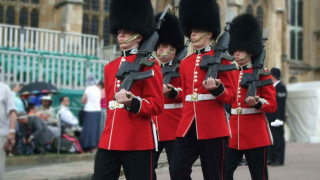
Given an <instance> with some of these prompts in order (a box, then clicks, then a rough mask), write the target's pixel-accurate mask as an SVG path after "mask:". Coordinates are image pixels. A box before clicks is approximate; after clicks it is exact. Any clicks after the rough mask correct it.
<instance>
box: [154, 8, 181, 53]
mask: <svg viewBox="0 0 320 180" xmlns="http://www.w3.org/2000/svg"><path fill="white" fill-rule="evenodd" d="M160 16H161V13H159V14H157V15H156V16H155V21H156V22H158V20H159V18H160ZM158 33H159V40H158V43H157V45H156V47H157V46H158V45H159V44H170V45H171V46H173V47H174V48H176V49H177V51H180V50H181V49H183V47H184V36H183V34H182V31H181V27H180V23H179V19H178V18H177V16H175V15H174V14H172V13H169V12H167V14H166V15H165V16H164V21H163V22H162V25H161V27H160V29H159V30H158Z"/></svg>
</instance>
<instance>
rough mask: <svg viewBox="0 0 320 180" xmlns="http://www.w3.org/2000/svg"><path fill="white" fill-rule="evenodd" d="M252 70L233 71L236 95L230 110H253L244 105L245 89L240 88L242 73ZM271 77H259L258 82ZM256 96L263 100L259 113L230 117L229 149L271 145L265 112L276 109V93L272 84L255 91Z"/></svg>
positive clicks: (251, 69)
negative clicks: (230, 134) (230, 135)
mask: <svg viewBox="0 0 320 180" xmlns="http://www.w3.org/2000/svg"><path fill="white" fill-rule="evenodd" d="M252 72H253V68H249V69H246V68H245V69H244V70H242V69H241V70H237V71H235V77H236V78H235V84H236V85H237V86H236V87H237V89H238V93H237V95H236V99H235V101H234V102H233V103H232V108H234V109H235V108H238V107H241V108H253V107H250V106H248V105H247V104H246V103H245V98H246V95H247V88H242V87H241V86H240V82H239V81H241V77H242V74H243V73H252ZM270 78H271V76H261V77H260V80H265V79H270ZM257 96H259V97H260V98H263V99H264V100H263V101H262V102H263V103H262V107H261V108H260V109H259V110H260V111H262V112H261V113H256V114H240V115H237V114H236V115H231V118H230V127H231V131H232V137H231V138H230V140H229V147H230V148H233V149H238V150H245V149H252V148H258V147H263V146H269V145H270V144H272V136H271V134H270V129H269V126H268V121H267V119H266V116H265V112H267V113H272V112H274V111H275V110H276V109H277V102H276V92H275V89H274V87H273V84H270V85H267V86H263V87H261V88H258V89H257Z"/></svg>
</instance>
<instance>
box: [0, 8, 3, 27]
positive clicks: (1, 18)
mask: <svg viewBox="0 0 320 180" xmlns="http://www.w3.org/2000/svg"><path fill="white" fill-rule="evenodd" d="M2 22H3V6H2V5H1V4H0V23H2Z"/></svg>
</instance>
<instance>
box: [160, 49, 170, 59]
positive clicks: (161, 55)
mask: <svg viewBox="0 0 320 180" xmlns="http://www.w3.org/2000/svg"><path fill="white" fill-rule="evenodd" d="M168 54H173V47H171V48H170V49H169V50H168V51H166V52H164V53H162V54H160V55H159V57H164V56H166V55H168Z"/></svg>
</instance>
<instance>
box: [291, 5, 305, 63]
mask: <svg viewBox="0 0 320 180" xmlns="http://www.w3.org/2000/svg"><path fill="white" fill-rule="evenodd" d="M289 7H290V12H289V13H290V14H289V17H290V26H289V31H290V59H292V60H302V59H303V2H302V0H290V1H289Z"/></svg>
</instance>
